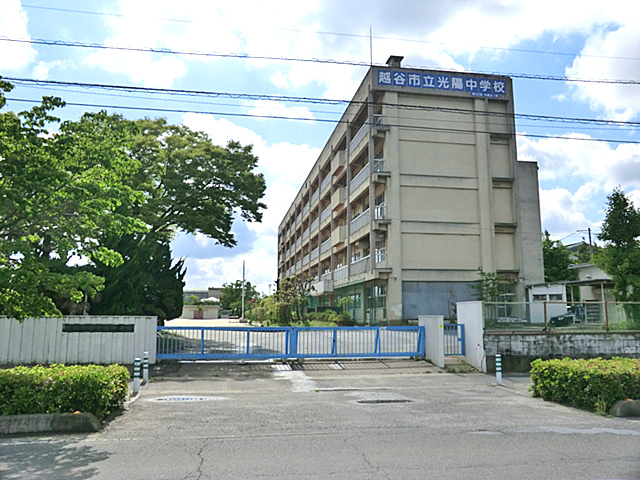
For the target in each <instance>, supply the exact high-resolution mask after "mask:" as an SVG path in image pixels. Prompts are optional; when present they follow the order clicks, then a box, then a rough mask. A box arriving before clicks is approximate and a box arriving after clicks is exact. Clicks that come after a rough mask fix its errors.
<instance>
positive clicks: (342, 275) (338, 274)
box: [333, 265, 349, 281]
mask: <svg viewBox="0 0 640 480" xmlns="http://www.w3.org/2000/svg"><path fill="white" fill-rule="evenodd" d="M348 273H349V271H348V269H347V266H346V265H345V266H343V267H338V268H336V269H335V270H334V271H333V279H334V280H336V281H337V280H344V279H346V278H348V277H349V275H347V274H348Z"/></svg>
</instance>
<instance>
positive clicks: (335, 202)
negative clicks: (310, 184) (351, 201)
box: [331, 187, 347, 210]
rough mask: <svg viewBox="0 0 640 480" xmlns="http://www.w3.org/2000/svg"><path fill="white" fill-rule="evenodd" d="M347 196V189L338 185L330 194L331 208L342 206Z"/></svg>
mask: <svg viewBox="0 0 640 480" xmlns="http://www.w3.org/2000/svg"><path fill="white" fill-rule="evenodd" d="M346 197H347V189H346V188H344V187H340V188H338V189H336V191H335V192H333V194H332V195H331V208H332V209H333V210H336V209H338V208H341V207H343V206H344V202H345V200H346Z"/></svg>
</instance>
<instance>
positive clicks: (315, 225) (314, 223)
mask: <svg viewBox="0 0 640 480" xmlns="http://www.w3.org/2000/svg"><path fill="white" fill-rule="evenodd" d="M318 225H320V219H318V218H316V219H315V220H314V221H313V222H311V228H310V231H312V232H315V231H316V229H317V228H318Z"/></svg>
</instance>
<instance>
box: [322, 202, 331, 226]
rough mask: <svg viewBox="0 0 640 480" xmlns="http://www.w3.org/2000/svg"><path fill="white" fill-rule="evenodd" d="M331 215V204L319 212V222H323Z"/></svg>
mask: <svg viewBox="0 0 640 480" xmlns="http://www.w3.org/2000/svg"><path fill="white" fill-rule="evenodd" d="M330 215H331V205H329V206H328V207H327V208H325V209H324V210H323V211H322V213H321V214H320V223H322V222H324V221H325V220H326V219H327V218H329V216H330Z"/></svg>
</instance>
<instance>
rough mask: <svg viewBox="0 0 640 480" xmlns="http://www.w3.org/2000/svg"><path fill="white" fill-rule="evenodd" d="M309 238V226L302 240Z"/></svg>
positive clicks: (303, 233)
mask: <svg viewBox="0 0 640 480" xmlns="http://www.w3.org/2000/svg"><path fill="white" fill-rule="evenodd" d="M376 208H377V207H376ZM307 238H309V229H308V228H307V229H306V230H305V231H304V232H302V240H306V239H307Z"/></svg>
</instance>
